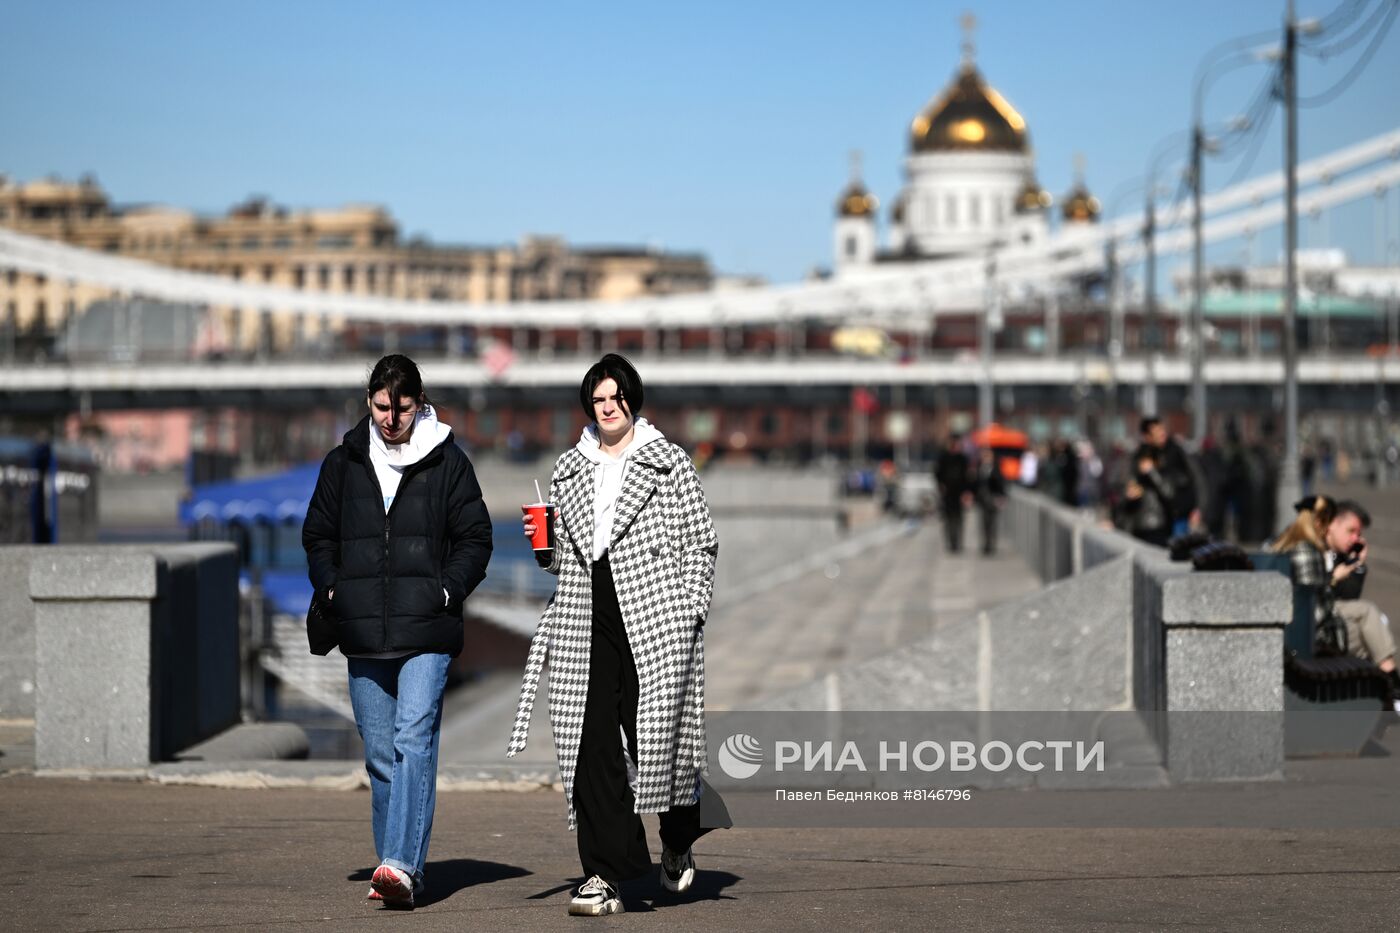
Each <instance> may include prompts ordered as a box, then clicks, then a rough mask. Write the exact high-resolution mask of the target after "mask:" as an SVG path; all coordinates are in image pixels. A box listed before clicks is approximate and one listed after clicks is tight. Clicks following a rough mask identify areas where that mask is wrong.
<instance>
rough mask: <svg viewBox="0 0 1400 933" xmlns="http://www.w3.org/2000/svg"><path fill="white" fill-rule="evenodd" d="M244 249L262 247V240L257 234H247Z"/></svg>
mask: <svg viewBox="0 0 1400 933" xmlns="http://www.w3.org/2000/svg"><path fill="white" fill-rule="evenodd" d="M243 248H244V249H262V240H261V239H260V238H258V237H255V236H245V237H244V238H243Z"/></svg>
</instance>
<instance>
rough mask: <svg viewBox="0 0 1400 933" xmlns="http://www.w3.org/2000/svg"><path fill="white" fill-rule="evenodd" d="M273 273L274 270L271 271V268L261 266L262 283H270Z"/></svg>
mask: <svg viewBox="0 0 1400 933" xmlns="http://www.w3.org/2000/svg"><path fill="white" fill-rule="evenodd" d="M275 272H276V270H275V269H273V268H272V266H263V281H264V282H271V281H272V276H273V274H274V273H275Z"/></svg>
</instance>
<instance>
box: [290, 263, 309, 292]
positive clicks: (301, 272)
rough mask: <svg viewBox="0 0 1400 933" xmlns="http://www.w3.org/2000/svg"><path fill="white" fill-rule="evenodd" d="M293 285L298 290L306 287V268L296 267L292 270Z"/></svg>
mask: <svg viewBox="0 0 1400 933" xmlns="http://www.w3.org/2000/svg"><path fill="white" fill-rule="evenodd" d="M292 285H293V286H295V287H296V288H305V287H306V267H305V266H294V267H293V268H292Z"/></svg>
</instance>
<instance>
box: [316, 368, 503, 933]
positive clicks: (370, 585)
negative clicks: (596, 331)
mask: <svg viewBox="0 0 1400 933" xmlns="http://www.w3.org/2000/svg"><path fill="white" fill-rule="evenodd" d="M365 395H366V403H367V405H368V406H369V413H368V414H367V415H366V416H365V417H364V418H362V419H360V422H359V423H358V424H357V425H355V426H354V427H353V428H351V429H350V430H349V431H348V432H346V434H345V438H344V440H343V441H342V442H341V444H340V446H338V447H336V448H335V449H334V450H332V451H331V452H330V454H329V455H327V457H326V459H325V461H324V462H323V463H322V464H321V473H320V476H319V477H318V478H317V480H316V490H315V492H314V493H313V495H312V497H311V502H310V505H309V506H308V508H307V512H306V523H305V525H304V526H303V527H302V544H303V546H304V547H305V548H306V555H307V563H308V566H309V573H310V577H311V584H312V586H313V587H315V589H316V594H317V596H316V598H317V599H319V600H322V601H323V605H325V606H328V607H329V611H330V615H331V616H332V617H333V618H334V619H335V622H336V635H337V637H338V640H339V646H340V650H341V653H342V654H344V655H345V656H346V658H347V659H348V661H347V666H348V670H349V676H350V703H351V706H352V707H353V708H354V712H355V726H356V728H358V729H359V732H360V738H361V739H363V740H364V747H365V771H366V772H368V774H369V783H370V821H371V825H372V828H373V831H374V850H375V853H376V854H377V858H378V860H379V867H378V868H376V869H375V871H374V875H373V877H372V878H371V880H370V898H371V899H372V900H382V901H383V902H384V905H385V906H386V907H397V908H409V909H411V908H412V907H413V906H414V903H415V898H417V897H418V896H419V895H420V894H421V892H422V890H423V869H424V865H425V864H426V861H427V857H428V841H429V838H430V837H431V835H432V829H433V809H434V805H435V802H436V788H437V760H438V732H439V728H440V727H441V724H442V695H443V690H444V688H445V687H446V685H447V667H448V664H449V662H450V661H451V659H452V658H454V657H456V656H457V655H458V654H460V653H461V651H462V640H463V634H462V603H463V602H464V601H465V600H466V598H467V596H469V595H470V594H471V592H472V590H474V589H476V586H477V584H479V583H480V582H481V581H482V580H483V579H484V578H485V576H486V565H487V563H488V562H489V561H490V559H491V518H490V516H489V515H488V514H487V511H486V504H485V503H484V502H483V501H482V498H481V487H480V485H478V483H477V480H476V473H475V471H474V470H473V469H472V464H471V461H470V460H468V459H467V455H466V454H465V453H463V452H462V449H461V448H460V447H458V446H457V445H456V443H455V442H454V440H453V435H452V429H451V428H449V427H448V426H447V425H445V424H443V423H442V422H440V421H438V420H437V415H436V412H435V411H434V410H433V406H432V405H431V404H430V403H429V400H428V395H427V393H426V392H424V391H423V378H422V376H421V374H420V373H419V371H418V367H417V365H415V364H414V362H413V361H412V360H411V359H409V358H408V357H406V356H401V355H392V356H386V357H384V358H383V359H381V360H380V361H379V362H378V363H377V364H375V367H374V369H373V371H372V372H371V373H370V376H369V384H368V386H367V387H366V392H365Z"/></svg>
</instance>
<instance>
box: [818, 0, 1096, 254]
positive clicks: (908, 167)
mask: <svg viewBox="0 0 1400 933" xmlns="http://www.w3.org/2000/svg"><path fill="white" fill-rule="evenodd" d="M972 25H973V22H972V20H971V17H965V18H964V20H963V26H964V29H965V31H966V38H965V39H964V42H963V57H962V65H961V67H960V68H959V69H958V73H957V75H956V77H955V78H954V79H953V82H952V83H951V84H950V85H949V86H948V87H947V88H945V89H944V90H943V91H942V93H940V94H939V95H938V96H936V97H935V98H933V100H931V101H930V102H929V103H928V104H927V105H926V106H925V107H924V108H923V110H922V111H920V112H919V114H918V116H916V117H915V118H914V122H913V125H912V126H911V127H910V133H909V155H908V156H907V157H906V158H905V160H904V172H905V184H904V187H903V189H901V190H900V192H899V195H898V196H897V197H896V198H895V200H894V204H893V207H892V208H891V210H890V214H889V236H888V238H887V241H886V244H885V248H884V249H883V250H881V249H879V248H878V247H877V243H876V240H877V234H876V220H877V212H878V210H879V202H878V201H877V200H876V198H875V196H874V195H872V194H871V193H870V192H869V191H867V190H866V187H865V185H864V183H863V182H862V181H861V178H860V168H859V163H858V161H856V160H853V162H854V164H853V167H852V177H851V181H850V184H849V185H848V186H847V187H846V189H845V190H844V191H843V192H842V193H841V198H840V200H839V201H837V205H836V227H835V238H834V257H833V258H834V262H833V269H834V272H835V274H836V275H837V276H843V277H844V276H850V275H858V274H859V273H860V271H861V270H863V269H868V268H870V267H872V266H874V264H876V263H879V262H892V261H902V260H910V259H935V258H939V257H944V256H955V255H959V254H966V253H972V252H978V251H981V250H985V249H986V248H987V247H989V246H991V245H992V244H993V243H994V242H1000V243H1003V244H1011V243H1027V244H1029V243H1034V242H1036V241H1038V240H1041V239H1043V238H1044V237H1045V236H1046V235H1047V234H1048V232H1049V216H1048V215H1049V213H1050V209H1051V204H1052V200H1053V199H1052V198H1051V196H1050V194H1049V193H1048V192H1046V191H1045V190H1044V189H1042V188H1041V187H1040V185H1039V183H1038V182H1037V181H1036V178H1035V155H1034V152H1033V151H1032V149H1031V145H1030V138H1029V134H1028V133H1027V131H1026V121H1025V120H1024V119H1023V118H1022V117H1021V115H1020V114H1019V113H1017V112H1016V108H1014V107H1012V106H1011V104H1010V103H1008V102H1007V100H1006V98H1004V97H1002V96H1001V95H1000V94H998V93H997V91H996V89H995V88H993V87H992V86H991V85H989V84H988V83H987V82H986V81H985V80H984V79H983V77H982V74H981V72H979V71H978V70H977V66H976V65H975V63H974V60H973V47H972V40H971V31H972ZM1076 174H1077V176H1078V177H1077V178H1076V181H1075V185H1074V187H1073V189H1072V190H1071V191H1070V192H1069V193H1068V194H1067V195H1065V198H1064V200H1063V202H1062V205H1061V214H1062V217H1063V221H1064V222H1065V223H1071V224H1077V223H1094V222H1095V221H1097V219H1098V216H1099V202H1098V199H1096V198H1095V197H1094V196H1093V195H1092V194H1090V193H1089V191H1088V189H1087V188H1086V187H1085V185H1084V181H1083V174H1082V169H1078V170H1077V172H1076Z"/></svg>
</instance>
